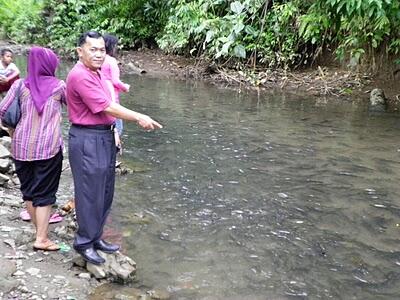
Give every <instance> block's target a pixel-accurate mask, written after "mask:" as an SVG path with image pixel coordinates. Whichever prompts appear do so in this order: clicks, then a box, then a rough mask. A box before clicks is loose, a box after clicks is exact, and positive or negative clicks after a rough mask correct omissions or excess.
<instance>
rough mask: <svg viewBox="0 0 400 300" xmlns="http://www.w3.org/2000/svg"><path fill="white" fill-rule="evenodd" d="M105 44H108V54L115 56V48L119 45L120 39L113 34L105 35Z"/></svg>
mask: <svg viewBox="0 0 400 300" xmlns="http://www.w3.org/2000/svg"><path fill="white" fill-rule="evenodd" d="M103 38H104V42H105V43H106V53H107V54H108V55H111V56H114V49H115V46H116V45H117V44H118V38H117V37H116V36H115V35H112V34H105V35H104V36H103Z"/></svg>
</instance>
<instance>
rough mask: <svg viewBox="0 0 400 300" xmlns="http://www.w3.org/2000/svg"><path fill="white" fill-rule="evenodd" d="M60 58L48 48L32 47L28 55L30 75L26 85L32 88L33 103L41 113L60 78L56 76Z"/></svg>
mask: <svg viewBox="0 0 400 300" xmlns="http://www.w3.org/2000/svg"><path fill="white" fill-rule="evenodd" d="M58 64H59V60H58V58H57V56H56V54H55V53H54V52H53V51H51V50H50V49H47V48H42V47H32V48H31V50H30V51H29V56H28V68H27V70H28V76H27V77H26V79H25V86H26V87H27V88H28V89H29V90H30V92H31V97H32V100H33V104H34V105H35V107H36V110H37V111H38V113H39V114H41V113H42V111H43V107H44V105H45V104H46V102H47V100H48V99H49V97H50V96H51V94H52V92H53V90H54V88H55V87H56V86H57V85H58V84H59V82H60V80H59V79H57V78H56V77H55V73H56V69H57V66H58Z"/></svg>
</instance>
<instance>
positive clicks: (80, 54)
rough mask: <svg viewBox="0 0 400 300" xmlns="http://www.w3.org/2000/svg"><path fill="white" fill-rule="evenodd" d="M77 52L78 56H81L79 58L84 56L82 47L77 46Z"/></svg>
mask: <svg viewBox="0 0 400 300" xmlns="http://www.w3.org/2000/svg"><path fill="white" fill-rule="evenodd" d="M76 52H78V57H79V58H81V57H82V55H83V50H82V47H78V48H76Z"/></svg>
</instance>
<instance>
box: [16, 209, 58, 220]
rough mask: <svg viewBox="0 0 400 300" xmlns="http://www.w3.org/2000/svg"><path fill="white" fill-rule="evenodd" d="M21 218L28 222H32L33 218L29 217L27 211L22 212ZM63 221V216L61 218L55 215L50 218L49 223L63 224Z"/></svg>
mask: <svg viewBox="0 0 400 300" xmlns="http://www.w3.org/2000/svg"><path fill="white" fill-rule="evenodd" d="M19 217H20V218H21V219H22V220H24V221H27V222H28V221H30V220H31V216H30V215H29V213H28V211H27V210H26V209H24V210H22V211H21V212H20V213H19ZM62 220H63V217H62V216H60V215H59V214H58V213H54V214H52V215H51V216H50V219H49V223H50V224H53V223H58V222H61V221H62Z"/></svg>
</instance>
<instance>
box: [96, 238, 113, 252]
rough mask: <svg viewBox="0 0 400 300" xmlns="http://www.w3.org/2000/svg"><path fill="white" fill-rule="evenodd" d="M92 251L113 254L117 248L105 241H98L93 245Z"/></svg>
mask: <svg viewBox="0 0 400 300" xmlns="http://www.w3.org/2000/svg"><path fill="white" fill-rule="evenodd" d="M93 247H94V249H96V250H100V251H103V252H105V253H114V252H116V251H118V250H119V248H120V247H119V246H118V245H115V244H111V243H107V242H106V241H105V240H98V241H97V242H95V243H94V244H93Z"/></svg>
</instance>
